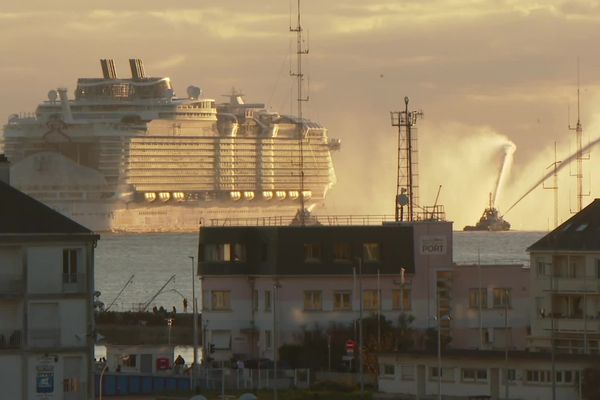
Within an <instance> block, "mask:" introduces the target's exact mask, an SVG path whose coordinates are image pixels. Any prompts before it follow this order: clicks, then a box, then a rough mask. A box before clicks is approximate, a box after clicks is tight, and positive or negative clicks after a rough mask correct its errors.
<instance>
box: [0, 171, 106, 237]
mask: <svg viewBox="0 0 600 400" xmlns="http://www.w3.org/2000/svg"><path fill="white" fill-rule="evenodd" d="M6 234H9V235H10V234H17V235H23V234H31V235H43V234H67V235H68V234H87V235H93V236H95V239H97V236H96V235H95V234H94V232H92V231H91V230H89V229H87V228H85V227H84V226H81V225H79V224H78V223H77V222H75V221H73V220H71V219H69V218H67V217H65V216H64V215H62V214H61V213H59V212H57V211H54V210H53V209H51V208H50V207H48V206H46V205H45V204H43V203H40V202H39V201H37V200H35V199H34V198H32V197H29V196H28V195H26V194H25V193H23V192H20V191H19V190H17V189H15V188H13V187H12V186H10V185H8V184H6V183H4V182H1V181H0V235H6Z"/></svg>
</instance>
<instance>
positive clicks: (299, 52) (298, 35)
mask: <svg viewBox="0 0 600 400" xmlns="http://www.w3.org/2000/svg"><path fill="white" fill-rule="evenodd" d="M290 32H296V71H295V72H293V71H290V76H295V77H296V83H297V85H298V88H297V95H298V96H297V97H296V101H297V103H298V124H299V132H298V145H299V148H300V162H299V166H298V168H299V169H300V193H299V196H300V225H302V226H304V225H305V222H306V221H305V214H306V207H305V204H304V135H305V132H304V119H303V117H302V103H303V102H305V101H308V96H306V97H302V87H303V81H304V74H303V73H302V56H303V55H304V54H308V49H304V48H303V46H302V32H303V29H302V24H301V21H300V0H298V21H297V25H296V27H295V28H292V26H291V23H290Z"/></svg>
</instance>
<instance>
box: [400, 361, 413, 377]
mask: <svg viewBox="0 0 600 400" xmlns="http://www.w3.org/2000/svg"><path fill="white" fill-rule="evenodd" d="M400 379H401V380H403V381H412V380H414V379H415V367H414V366H412V365H402V366H400Z"/></svg>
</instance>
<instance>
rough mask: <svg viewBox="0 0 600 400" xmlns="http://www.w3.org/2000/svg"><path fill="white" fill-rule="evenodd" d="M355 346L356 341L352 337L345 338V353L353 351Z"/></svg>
mask: <svg viewBox="0 0 600 400" xmlns="http://www.w3.org/2000/svg"><path fill="white" fill-rule="evenodd" d="M355 347H356V342H355V341H354V340H352V339H348V340H346V353H348V354H352V353H354V348H355Z"/></svg>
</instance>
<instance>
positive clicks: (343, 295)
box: [333, 290, 352, 310]
mask: <svg viewBox="0 0 600 400" xmlns="http://www.w3.org/2000/svg"><path fill="white" fill-rule="evenodd" d="M350 296H351V292H350V291H349V290H339V291H336V292H333V309H334V310H351V309H352V300H351V298H350Z"/></svg>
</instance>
